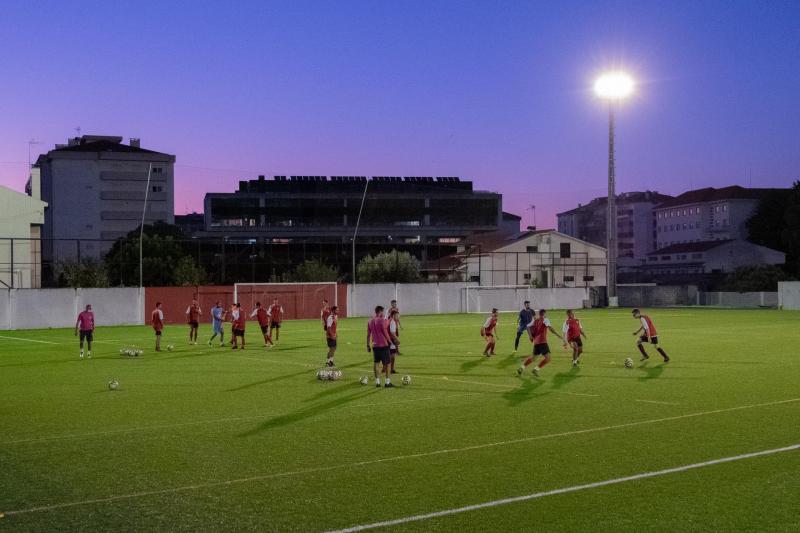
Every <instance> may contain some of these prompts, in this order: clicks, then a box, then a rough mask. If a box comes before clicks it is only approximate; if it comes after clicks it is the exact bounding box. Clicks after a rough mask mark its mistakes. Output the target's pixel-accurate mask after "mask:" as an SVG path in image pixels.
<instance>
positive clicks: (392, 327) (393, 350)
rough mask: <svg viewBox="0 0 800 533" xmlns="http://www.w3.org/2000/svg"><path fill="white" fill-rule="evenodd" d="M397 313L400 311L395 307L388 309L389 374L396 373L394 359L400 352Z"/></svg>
mask: <svg viewBox="0 0 800 533" xmlns="http://www.w3.org/2000/svg"><path fill="white" fill-rule="evenodd" d="M399 314H400V311H398V310H397V308H395V309H392V310H390V311H389V340H390V341H391V342H390V343H389V367H390V368H391V370H390V373H391V374H397V370H395V369H394V361H395V359H396V357H397V355H398V354H399V353H400V338H399V337H398V335H399V334H400V321H399V320H398V318H397V316H398V315H399Z"/></svg>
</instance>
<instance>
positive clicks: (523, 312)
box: [514, 300, 533, 353]
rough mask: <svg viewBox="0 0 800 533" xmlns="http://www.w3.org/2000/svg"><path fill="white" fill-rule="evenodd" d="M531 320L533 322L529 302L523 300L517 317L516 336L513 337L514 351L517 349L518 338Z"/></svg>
mask: <svg viewBox="0 0 800 533" xmlns="http://www.w3.org/2000/svg"><path fill="white" fill-rule="evenodd" d="M531 322H533V309H531V303H530V302H529V301H528V300H525V302H524V303H523V304H522V309H520V311H519V317H518V318H517V338H516V339H514V353H517V350H518V349H519V338H520V337H522V334H523V333H525V331H526V330H527V329H528V324H530V323H531Z"/></svg>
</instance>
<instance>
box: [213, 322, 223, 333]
mask: <svg viewBox="0 0 800 533" xmlns="http://www.w3.org/2000/svg"><path fill="white" fill-rule="evenodd" d="M211 327H212V328H213V329H214V333H217V334H220V333H222V322H214V323H212V324H211Z"/></svg>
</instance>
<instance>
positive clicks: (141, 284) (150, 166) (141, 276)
mask: <svg viewBox="0 0 800 533" xmlns="http://www.w3.org/2000/svg"><path fill="white" fill-rule="evenodd" d="M152 170H153V163H148V164H147V188H146V189H145V190H144V205H143V206H142V225H141V226H139V293H140V294H141V290H142V287H144V281H143V280H144V269H143V268H142V238H143V237H144V216H145V213H147V193H149V192H150V173H151V171H152Z"/></svg>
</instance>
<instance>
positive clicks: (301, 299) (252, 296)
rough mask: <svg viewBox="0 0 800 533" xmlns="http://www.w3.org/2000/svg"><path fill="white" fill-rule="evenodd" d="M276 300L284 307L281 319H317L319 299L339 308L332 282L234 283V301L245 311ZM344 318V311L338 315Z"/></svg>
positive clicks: (334, 284)
mask: <svg viewBox="0 0 800 533" xmlns="http://www.w3.org/2000/svg"><path fill="white" fill-rule="evenodd" d="M275 298H277V299H278V303H279V304H280V305H281V306H283V311H284V318H287V319H295V318H319V313H320V310H321V309H322V300H328V303H329V304H330V305H339V286H338V284H337V283H336V282H335V281H331V282H320V283H234V285H233V300H234V301H235V302H239V303H241V304H242V306H243V307H244V308H245V309H253V308H254V307H255V306H256V302H261V306H262V307H269V306H270V305H272V301H273V300H274V299H275ZM341 314H342V316H344V315H345V313H344V310H342V312H341Z"/></svg>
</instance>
